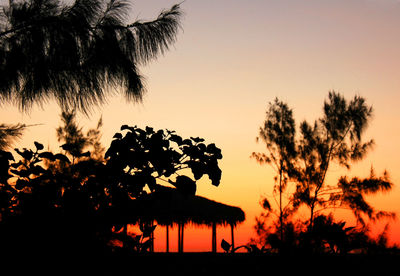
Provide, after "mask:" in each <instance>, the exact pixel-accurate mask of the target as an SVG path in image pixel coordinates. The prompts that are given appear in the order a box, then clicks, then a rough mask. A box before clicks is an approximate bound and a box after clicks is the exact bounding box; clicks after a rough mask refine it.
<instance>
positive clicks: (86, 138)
mask: <svg viewBox="0 0 400 276" xmlns="http://www.w3.org/2000/svg"><path fill="white" fill-rule="evenodd" d="M61 121H62V123H63V125H61V126H59V127H58V128H57V129H56V132H57V140H58V142H64V144H63V145H61V148H62V149H63V150H65V152H66V153H67V154H68V155H70V156H71V157H72V160H73V163H74V161H75V158H77V159H79V158H82V157H83V158H84V157H91V158H92V159H94V160H98V161H101V160H103V159H104V152H105V149H104V147H103V146H102V144H101V142H100V138H101V132H100V131H101V127H102V125H103V120H102V118H101V117H100V119H99V121H98V123H97V126H96V128H92V129H90V130H88V131H87V133H86V135H85V134H84V133H83V130H82V128H81V127H79V125H78V123H77V122H76V111H75V110H72V111H62V113H61ZM85 150H86V151H85Z"/></svg>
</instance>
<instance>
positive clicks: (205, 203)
mask: <svg viewBox="0 0 400 276" xmlns="http://www.w3.org/2000/svg"><path fill="white" fill-rule="evenodd" d="M129 210H130V211H129V212H130V214H129V213H128V214H126V215H127V217H126V218H127V219H128V220H129V221H130V222H131V223H134V222H137V221H138V220H142V221H152V220H155V221H156V222H157V223H158V224H160V225H172V224H178V223H194V224H197V225H208V226H211V225H212V224H213V223H215V224H219V225H221V224H222V225H227V224H232V225H237V224H238V223H241V222H243V221H244V220H245V214H244V212H243V211H242V209H240V208H239V207H234V206H229V205H226V204H222V203H219V202H216V201H213V200H210V199H207V198H205V197H201V196H195V195H184V194H182V193H180V192H179V191H178V190H177V189H173V188H167V187H162V189H158V190H157V191H156V192H153V193H150V194H148V195H146V196H144V197H141V198H140V199H137V200H133V201H132V204H131V205H130V207H129Z"/></svg>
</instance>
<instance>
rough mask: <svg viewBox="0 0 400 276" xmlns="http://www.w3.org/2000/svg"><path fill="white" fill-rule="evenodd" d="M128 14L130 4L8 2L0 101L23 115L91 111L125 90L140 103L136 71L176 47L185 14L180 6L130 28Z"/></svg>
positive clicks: (117, 0)
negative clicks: (42, 109)
mask: <svg viewBox="0 0 400 276" xmlns="http://www.w3.org/2000/svg"><path fill="white" fill-rule="evenodd" d="M129 10H130V5H129V3H128V2H127V1H124V0H109V1H108V2H105V1H103V0H75V1H74V2H73V3H72V4H71V5H66V4H63V3H61V2H60V1H57V0H24V1H10V2H9V5H8V6H7V7H4V8H3V9H2V11H1V13H0V74H1V75H2V78H1V80H0V99H1V100H2V101H8V102H11V103H13V104H16V105H18V106H19V107H20V109H21V110H24V111H26V110H29V109H30V108H31V107H32V105H33V104H34V103H38V104H40V105H42V104H43V103H45V102H47V101H48V100H50V99H55V100H57V101H58V103H59V104H60V106H61V107H62V108H63V109H64V110H68V109H69V110H70V109H73V108H76V109H77V110H80V111H83V112H88V111H89V110H90V108H91V107H93V106H98V105H101V104H102V103H104V102H105V101H106V99H107V96H108V95H109V94H112V93H113V91H118V90H119V89H121V88H122V91H123V93H124V95H125V97H126V98H127V99H128V100H132V101H140V100H141V99H142V95H143V93H144V91H145V88H144V84H143V78H142V76H141V75H140V73H139V69H138V66H139V65H140V64H145V63H147V62H149V61H150V60H152V59H154V58H156V57H157V56H158V55H160V54H163V53H164V52H165V51H166V50H168V48H169V46H170V45H171V44H172V43H174V42H175V40H176V36H177V32H178V29H179V27H180V18H181V14H182V12H181V9H180V6H179V5H174V6H173V7H172V8H171V9H169V10H166V11H163V12H161V13H160V15H159V16H158V17H157V18H156V19H155V20H153V21H148V22H142V21H136V22H133V23H130V24H127V23H125V21H126V20H127V18H128V12H129Z"/></svg>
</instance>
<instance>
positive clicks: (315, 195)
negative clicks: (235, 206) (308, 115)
mask: <svg viewBox="0 0 400 276" xmlns="http://www.w3.org/2000/svg"><path fill="white" fill-rule="evenodd" d="M323 111H324V115H323V117H322V118H321V119H319V120H317V121H315V122H314V124H313V125H310V124H309V123H307V122H306V121H303V122H302V123H301V124H300V140H299V142H298V147H297V150H298V166H297V176H296V177H295V180H296V182H297V188H296V192H295V193H294V206H295V207H298V206H299V205H301V204H304V205H306V206H307V207H308V208H309V210H310V218H309V226H310V228H312V227H313V222H314V217H315V214H318V213H319V212H320V211H322V210H325V209H327V208H332V207H337V206H338V204H339V206H341V207H349V208H351V209H352V210H353V212H354V213H355V215H356V217H357V218H358V219H360V213H364V214H367V215H368V216H369V217H370V218H372V217H373V216H374V215H378V217H379V216H381V215H382V214H383V213H377V214H374V213H373V212H372V209H371V207H370V206H369V205H367V203H366V201H365V200H364V195H365V194H371V193H376V192H379V191H389V190H390V189H391V187H392V183H391V182H390V180H389V178H388V176H387V174H386V173H385V175H384V176H383V177H381V178H376V177H375V176H373V175H371V177H370V178H366V179H364V180H359V179H357V180H356V179H354V181H353V183H348V182H347V180H346V178H341V180H339V183H338V186H337V187H335V186H333V187H332V186H330V185H327V184H326V182H325V179H326V175H327V172H328V169H329V167H330V165H331V163H332V162H337V163H338V164H339V165H341V166H343V167H345V168H347V169H350V167H351V166H350V164H351V162H356V161H359V160H362V159H363V158H364V157H365V156H366V154H367V153H368V151H369V150H370V149H371V147H372V145H373V140H369V141H367V142H363V141H362V134H363V133H364V132H365V130H366V128H367V126H368V123H369V121H370V119H371V117H372V107H370V106H368V105H367V104H366V102H365V99H364V98H362V97H360V96H355V97H354V98H353V99H352V100H351V101H347V100H346V99H345V98H344V97H343V96H342V95H341V94H339V93H336V92H330V93H329V96H328V100H327V101H325V103H324V108H323ZM361 183H363V184H361ZM337 188H338V189H339V190H338V189H337ZM318 208H320V209H318Z"/></svg>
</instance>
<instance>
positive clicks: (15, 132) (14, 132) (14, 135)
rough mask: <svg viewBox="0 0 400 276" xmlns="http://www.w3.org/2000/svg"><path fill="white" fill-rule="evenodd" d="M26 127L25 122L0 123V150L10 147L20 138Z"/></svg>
mask: <svg viewBox="0 0 400 276" xmlns="http://www.w3.org/2000/svg"><path fill="white" fill-rule="evenodd" d="M26 127H27V126H26V125H25V124H16V125H9V124H0V150H5V149H7V148H9V147H11V146H12V143H13V142H14V141H15V140H17V139H19V138H21V136H22V132H23V131H24V130H25V129H26Z"/></svg>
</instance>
